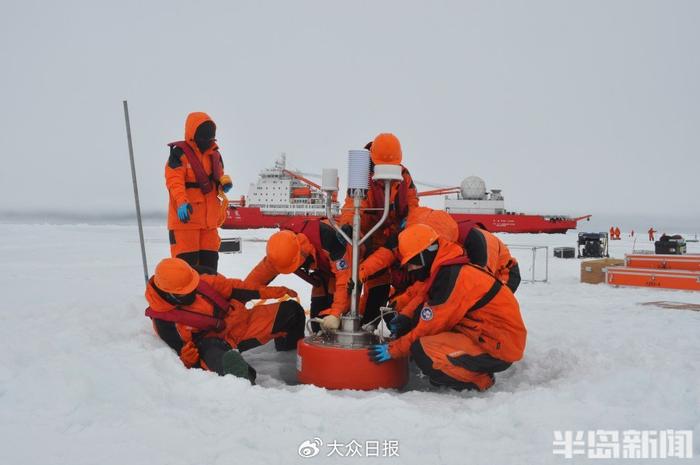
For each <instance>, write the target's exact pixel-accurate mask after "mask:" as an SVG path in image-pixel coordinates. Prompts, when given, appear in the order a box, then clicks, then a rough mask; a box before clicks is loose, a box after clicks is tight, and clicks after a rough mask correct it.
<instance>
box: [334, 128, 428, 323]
mask: <svg viewBox="0 0 700 465" xmlns="http://www.w3.org/2000/svg"><path fill="white" fill-rule="evenodd" d="M365 148H366V149H368V150H369V151H370V157H371V162H370V174H371V173H373V172H374V166H375V165H379V164H395V165H396V164H399V165H400V164H401V161H402V158H403V153H402V151H401V143H400V141H399V139H398V138H397V137H396V136H395V135H394V134H390V133H382V134H379V135H378V136H377V137H375V138H374V140H373V141H372V142H370V143H368V144H367V145H366V146H365ZM401 174H402V176H403V180H402V181H401V182H393V183H392V184H391V192H390V196H389V198H390V204H389V206H390V210H389V216H388V217H387V219H386V221H385V222H384V224H383V225H382V228H381V229H380V230H379V231H377V232H376V233H375V234H374V235H373V236H372V238H371V239H370V241H369V242H370V244H369V246H368V248H367V250H366V254H365V256H367V255H369V254H371V253H372V252H374V251H375V250H377V249H378V248H379V247H382V246H384V245H385V244H386V242H387V241H389V242H390V246H395V245H394V244H391V243H392V242H394V243H395V242H396V237H397V235H398V233H399V229H400V225H401V224H402V223H403V222H404V221H405V219H406V218H407V217H408V215H409V213H410V212H411V211H412V210H413V209H414V208H416V207H417V206H418V192H417V191H416V186H415V184H414V183H413V178H411V174H410V173H409V171H408V169H406V167H405V166H403V165H401ZM383 207H384V183H383V181H371V182H370V188H369V190H368V191H367V196H366V198H365V199H363V201H362V203H361V208H362V209H363V210H362V220H361V223H360V229H361V230H362V233H363V234H364V233H367V231H369V230H370V229H371V228H372V226H374V225H375V224H376V223H377V222H379V219H380V218H381V215H382V211H381V209H382V208H383ZM367 209H379V210H367ZM352 220H353V199H352V194H351V193H350V192H348V195H347V197H346V198H345V204H344V205H343V209H342V211H341V215H340V218H339V219H338V223H339V224H340V225H342V227H343V228H344V230H346V231H351V229H350V228H351V227H352ZM392 248H393V247H392ZM363 278H364V280H361V281H362V282H363V287H364V293H363V295H362V304H361V307H362V309H363V318H362V322H363V323H367V322H369V321H371V320H373V319H375V318H376V317H377V316H378V315H379V307H381V306H382V305H384V304H385V303H386V301H387V299H388V297H389V291H390V281H391V278H390V274H389V272H388V270H387V269H381V270H379V272H378V273H376V274H374V275H370V276H363ZM358 284H359V283H358Z"/></svg>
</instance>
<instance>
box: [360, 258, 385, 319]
mask: <svg viewBox="0 0 700 465" xmlns="http://www.w3.org/2000/svg"><path fill="white" fill-rule="evenodd" d="M390 281H391V274H390V273H389V270H388V269H385V270H384V271H383V272H382V273H379V274H377V275H374V276H372V277H371V278H370V279H368V280H367V282H366V283H365V284H364V286H363V287H364V291H363V293H362V297H361V298H360V310H361V312H362V324H363V325H364V324H367V323H369V322H370V321H372V320H374V319H375V318H377V317H378V316H379V307H383V306H385V305H386V303H387V301H388V300H389V292H390V291H391V286H390V285H389V282H390ZM389 318H390V317H389ZM375 324H378V322H375Z"/></svg>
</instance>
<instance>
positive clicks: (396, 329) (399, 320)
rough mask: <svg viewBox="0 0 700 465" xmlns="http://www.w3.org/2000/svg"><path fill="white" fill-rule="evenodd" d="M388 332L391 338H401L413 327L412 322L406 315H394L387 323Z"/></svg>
mask: <svg viewBox="0 0 700 465" xmlns="http://www.w3.org/2000/svg"><path fill="white" fill-rule="evenodd" d="M388 326H389V331H390V332H391V335H392V336H399V337H401V336H403V335H405V334H407V333H408V332H409V331H411V327H413V321H412V320H411V319H410V318H409V317H407V316H406V315H402V314H400V313H398V314H396V315H394V318H392V319H391V321H389V325H388Z"/></svg>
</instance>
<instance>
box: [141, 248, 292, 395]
mask: <svg viewBox="0 0 700 465" xmlns="http://www.w3.org/2000/svg"><path fill="white" fill-rule="evenodd" d="M290 292H291V291H289V290H288V289H286V288H284V287H266V286H262V287H251V286H246V285H244V284H243V282H242V281H241V280H238V279H229V278H226V277H224V276H222V275H206V274H202V275H201V276H200V275H199V273H197V272H196V271H195V270H194V269H193V268H192V267H190V265H188V264H187V262H185V261H184V260H182V259H179V258H166V259H165V260H162V261H161V262H160V263H159V264H158V266H157V267H156V271H155V275H154V276H153V277H151V279H150V280H149V281H148V285H147V286H146V300H147V301H148V304H149V307H148V308H147V309H146V316H148V317H150V318H151V319H152V321H153V328H154V330H155V332H156V334H158V336H159V337H160V338H161V339H163V341H165V343H166V344H168V345H169V346H170V347H171V348H172V349H173V350H175V351H176V352H177V353H178V355H179V356H180V359H181V360H182V363H183V364H184V365H185V366H186V367H188V368H195V367H196V368H202V369H205V370H209V371H214V372H216V373H218V374H219V375H222V376H223V375H227V374H231V375H234V376H238V377H242V378H247V379H249V380H250V381H251V383H253V382H254V381H255V370H254V369H253V368H252V367H250V366H249V365H248V364H247V363H246V362H245V360H244V359H243V358H242V357H241V354H240V352H243V351H245V350H248V349H252V348H254V347H258V346H260V345H262V344H266V343H267V342H269V341H270V340H271V339H274V341H275V347H276V348H277V350H293V349H295V348H296V345H297V341H298V340H299V339H301V338H302V337H303V336H304V322H305V317H304V310H303V308H302V307H301V305H299V304H298V303H297V302H295V301H292V300H287V301H285V302H281V303H275V304H270V305H258V306H255V307H253V309H251V310H248V309H246V308H245V302H247V301H249V300H252V299H274V298H281V297H283V296H284V295H287V294H289V293H290Z"/></svg>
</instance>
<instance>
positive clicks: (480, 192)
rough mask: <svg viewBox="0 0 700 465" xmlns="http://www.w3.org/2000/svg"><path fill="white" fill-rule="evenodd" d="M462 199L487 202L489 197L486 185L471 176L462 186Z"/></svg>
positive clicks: (481, 180)
mask: <svg viewBox="0 0 700 465" xmlns="http://www.w3.org/2000/svg"><path fill="white" fill-rule="evenodd" d="M460 189H461V190H462V198H465V199H470V200H485V199H486V198H487V196H488V194H487V192H486V183H485V182H484V180H483V179H481V178H480V177H478V176H469V177H468V178H465V179H464V181H462V184H461V185H460Z"/></svg>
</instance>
